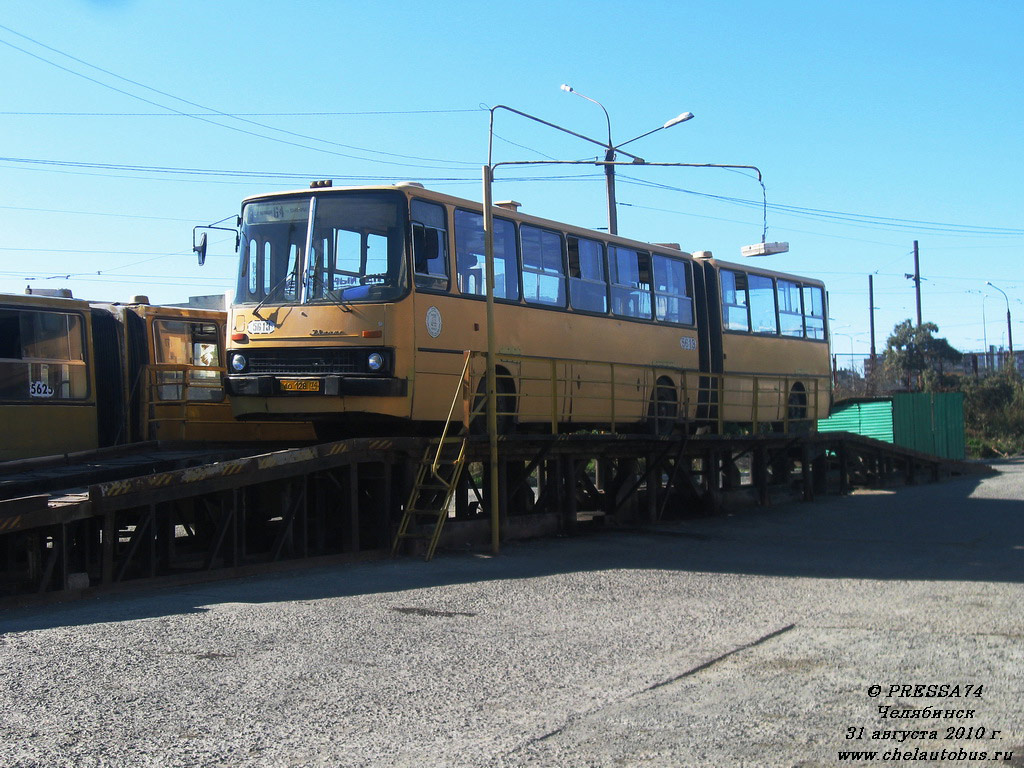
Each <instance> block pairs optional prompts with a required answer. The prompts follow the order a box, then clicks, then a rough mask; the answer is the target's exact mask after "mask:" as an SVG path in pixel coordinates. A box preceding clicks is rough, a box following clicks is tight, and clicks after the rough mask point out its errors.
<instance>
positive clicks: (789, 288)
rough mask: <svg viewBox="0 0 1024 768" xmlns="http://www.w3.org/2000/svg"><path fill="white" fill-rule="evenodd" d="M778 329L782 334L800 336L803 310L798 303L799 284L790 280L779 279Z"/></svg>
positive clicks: (801, 334)
mask: <svg viewBox="0 0 1024 768" xmlns="http://www.w3.org/2000/svg"><path fill="white" fill-rule="evenodd" d="M777 295H778V302H779V330H780V332H781V333H782V335H783V336H793V337H796V338H802V337H803V335H804V312H803V309H802V308H801V303H800V286H799V285H797V284H796V283H794V282H792V281H790V280H779V281H778V288H777Z"/></svg>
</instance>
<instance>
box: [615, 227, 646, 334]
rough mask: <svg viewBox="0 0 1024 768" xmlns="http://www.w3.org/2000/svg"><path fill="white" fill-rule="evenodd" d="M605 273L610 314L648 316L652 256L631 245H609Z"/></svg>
mask: <svg viewBox="0 0 1024 768" xmlns="http://www.w3.org/2000/svg"><path fill="white" fill-rule="evenodd" d="M608 272H609V278H610V282H611V286H612V314H615V315H621V316H623V317H643V318H647V319H650V318H651V256H650V254H648V253H641V252H640V251H634V250H632V249H631V248H619V247H617V246H614V245H613V246H611V248H610V249H609V252H608Z"/></svg>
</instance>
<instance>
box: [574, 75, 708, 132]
mask: <svg viewBox="0 0 1024 768" xmlns="http://www.w3.org/2000/svg"><path fill="white" fill-rule="evenodd" d="M562 87H563V88H564V87H565V86H564V85H563V86H562ZM687 120H693V112H683V114H681V115H679V116H678V117H673V118H672V119H671V120H669V121H668V122H667V123H665V124H664V125H663V126H661V127H662V128H671V127H672V126H673V125H679V124H680V123H685V122H686V121H687Z"/></svg>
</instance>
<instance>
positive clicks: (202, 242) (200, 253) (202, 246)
mask: <svg viewBox="0 0 1024 768" xmlns="http://www.w3.org/2000/svg"><path fill="white" fill-rule="evenodd" d="M192 250H193V251H195V254H196V256H197V257H198V259H199V266H200V267H201V266H203V264H205V263H206V233H205V232H200V233H199V242H197V243H196V244H195V245H193V246H192Z"/></svg>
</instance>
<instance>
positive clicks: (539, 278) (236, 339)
mask: <svg viewBox="0 0 1024 768" xmlns="http://www.w3.org/2000/svg"><path fill="white" fill-rule="evenodd" d="M239 226H240V229H239V261H240V265H239V273H238V284H237V287H236V292H235V300H234V302H233V305H232V307H231V310H230V315H229V320H228V325H229V328H228V360H227V364H228V366H227V367H228V373H227V379H226V382H227V388H228V394H229V395H230V397H231V402H232V405H233V407H234V409H235V414H236V415H237V416H238V417H239V418H242V419H251V418H260V419H266V418H271V419H285V420H287V419H302V420H307V419H308V420H311V421H313V422H314V423H315V424H316V425H317V427H318V432H319V433H320V434H321V436H328V435H330V436H332V437H334V436H338V435H342V434H367V433H368V432H373V431H378V430H388V431H409V430H426V429H434V428H435V427H436V425H437V423H438V422H441V421H444V420H445V418H446V416H447V414H448V411H449V408H450V406H451V404H452V402H453V393H456V392H458V390H459V387H460V386H465V384H464V383H463V382H464V380H465V379H466V378H468V379H469V384H468V386H469V387H470V392H474V391H475V392H476V393H477V399H478V400H479V395H480V393H482V391H483V384H482V383H480V382H481V380H482V372H483V368H484V363H483V356H482V353H483V351H484V350H485V349H486V343H487V342H486V339H487V328H486V311H485V306H486V305H485V294H486V284H485V275H486V270H485V259H484V231H483V216H482V208H481V206H480V204H479V203H474V202H471V201H469V200H463V199H460V198H457V197H452V196H449V195H445V194H441V193H438V192H433V191H429V190H427V189H425V188H423V187H422V186H421V185H419V184H415V183H406V184H399V185H396V186H374V187H356V188H333V187H330V186H325V185H323V184H322V183H316V184H314V186H313V188H311V189H310V190H302V191H294V192H283V193H278V194H270V195H261V196H257V197H251V198H248V199H246V200H245V201H244V202H243V204H242V210H241V216H240V218H239ZM201 249H202V246H201V245H200V246H199V250H201ZM494 276H495V277H494V283H495V284H494V286H493V293H494V297H495V309H494V327H495V333H496V338H497V348H498V354H497V358H496V367H497V372H498V376H499V379H498V389H499V391H498V395H499V427H500V428H501V429H502V430H503V431H509V430H511V429H513V428H519V429H532V428H538V427H540V428H544V429H553V430H567V429H580V428H607V427H611V428H613V429H618V430H620V431H621V430H626V429H632V428H635V427H638V426H644V427H645V428H646V427H654V428H655V429H657V430H658V431H661V432H664V431H667V430H668V429H670V428H676V427H680V426H681V425H683V424H695V423H697V422H698V421H704V422H711V423H713V424H714V425H715V427H716V428H718V429H721V428H723V422H724V421H730V422H736V423H743V424H769V423H770V424H772V425H774V426H775V427H779V428H787V427H789V421H790V420H805V421H809V420H812V419H815V418H819V417H823V416H825V415H827V412H828V403H829V383H830V378H829V351H828V344H827V341H826V336H825V334H824V323H825V314H824V287H823V286H822V284H821V283H820V282H817V281H814V280H807V279H803V278H797V277H792V276H788V275H781V274H776V273H772V272H768V271H766V270H760V269H758V270H752V269H747V268H745V267H742V266H738V265H730V264H725V263H722V262H717V261H716V260H714V259H713V258H711V257H710V254H705V255H704V257H703V258H696V257H695V256H693V255H691V254H688V253H685V252H683V251H682V250H680V249H679V247H678V246H675V245H655V244H650V243H642V242H639V241H634V240H629V239H626V238H621V237H615V236H610V235H607V234H604V233H600V232H596V231H593V230H587V229H583V228H580V227H574V226H570V225H566V224H561V223H558V222H554V221H549V220H546V219H541V218H538V217H535V216H530V215H526V214H523V213H520V212H519V210H518V204H516V203H513V202H508V203H499V204H498V205H497V206H496V209H495V216H494ZM766 281H767V282H766ZM766 286H770V288H767V287H766ZM769 299H770V301H771V303H772V306H773V307H775V308H776V309H773V310H772V317H773V318H774V320H773V322H774V325H771V324H770V323H768V319H767V315H766V314H765V312H766V310H765V307H766V306H767V305H766V303H765V302H766V301H768V300H769ZM741 307H742V308H744V309H745V311H746V313H747V319H746V324H745V325H743V324H741V323H740V319H739V316H740V308H741ZM797 324H798V325H799V329H798V328H797ZM741 326H742V327H741ZM467 355H469V356H470V360H469V362H468V365H467V363H466V356H467ZM465 370H468V371H469V373H468V375H464V371H465Z"/></svg>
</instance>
